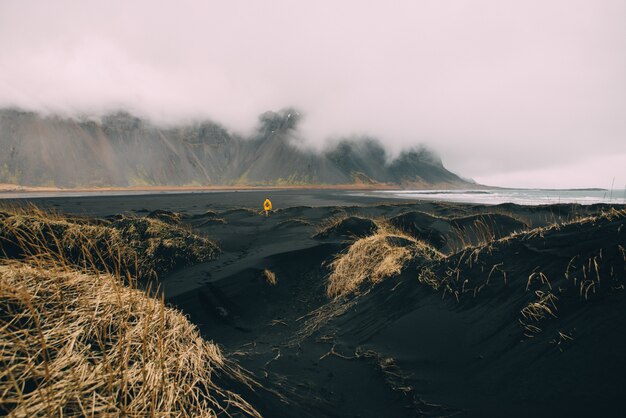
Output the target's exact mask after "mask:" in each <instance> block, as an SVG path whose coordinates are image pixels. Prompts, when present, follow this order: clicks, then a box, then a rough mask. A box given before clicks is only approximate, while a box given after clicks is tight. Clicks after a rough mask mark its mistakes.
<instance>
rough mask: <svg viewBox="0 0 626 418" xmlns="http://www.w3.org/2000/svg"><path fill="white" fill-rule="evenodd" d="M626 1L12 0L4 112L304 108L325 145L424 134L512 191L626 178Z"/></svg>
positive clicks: (453, 166)
mask: <svg viewBox="0 0 626 418" xmlns="http://www.w3.org/2000/svg"><path fill="white" fill-rule="evenodd" d="M625 22H626V2H625V1H623V0H615V1H613V0H598V1H594V0H585V1H581V0H524V1H502V0H471V1H455V0H448V1H442V0H412V1H409V0H407V1H402V0H396V1H390V0H388V1H367V0H345V1H338V0H337V1H287V0H280V1H279V0H272V1H263V2H261V1H240V0H229V1H185V0H179V1H176V2H173V1H172V2H154V1H147V0H139V1H132V2H129V1H126V2H124V1H106V2H90V1H49V2H41V1H39V2H36V1H28V0H26V1H24V0H20V1H12V0H0V106H18V107H22V108H25V109H31V110H38V111H41V112H48V113H62V114H70V115H71V114H90V115H99V114H102V113H105V112H107V111H111V110H116V109H127V110H129V111H131V112H134V113H136V114H138V115H140V116H145V117H149V118H150V119H152V120H153V121H155V122H157V123H164V124H169V123H182V122H185V121H189V120H193V119H199V118H209V119H211V120H214V121H216V122H219V123H221V124H223V125H224V126H225V127H227V128H228V129H229V130H231V131H233V132H238V133H244V134H245V133H246V132H250V131H251V130H253V129H254V127H255V125H256V123H257V121H258V115H259V114H261V113H263V112H265V111H267V110H280V109H282V108H285V107H289V106H293V107H295V108H297V109H299V110H300V111H301V112H302V114H303V115H304V117H303V121H302V124H301V126H300V129H301V136H302V137H303V138H305V141H307V144H308V145H309V146H311V147H314V148H317V149H322V148H323V147H324V146H326V144H328V143H329V140H330V141H332V140H333V139H337V138H341V137H344V136H353V135H369V136H375V137H377V138H379V139H380V140H381V141H382V142H383V143H384V144H385V145H386V146H387V147H388V149H389V150H390V152H391V153H392V154H393V153H398V152H399V151H400V150H401V149H404V148H409V147H412V146H415V145H418V144H425V145H427V146H429V147H430V148H432V149H434V150H435V151H436V152H438V153H439V154H440V156H441V157H442V159H443V162H444V165H445V166H446V167H447V168H449V169H450V170H452V171H454V172H456V173H457V174H460V175H461V176H463V177H466V178H473V179H474V180H476V181H478V182H480V183H483V184H490V185H498V186H509V187H545V188H556V187H604V188H610V187H611V184H614V185H615V187H616V188H622V187H624V185H626V24H624V23H625Z"/></svg>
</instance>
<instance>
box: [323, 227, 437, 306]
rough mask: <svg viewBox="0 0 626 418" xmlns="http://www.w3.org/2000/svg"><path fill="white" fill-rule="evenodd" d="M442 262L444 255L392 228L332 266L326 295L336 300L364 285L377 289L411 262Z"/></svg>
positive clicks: (358, 245)
mask: <svg viewBox="0 0 626 418" xmlns="http://www.w3.org/2000/svg"><path fill="white" fill-rule="evenodd" d="M416 257H421V258H423V259H425V260H433V259H439V258H441V257H442V256H441V254H440V253H439V252H438V251H437V250H435V249H433V248H432V247H430V246H429V245H427V244H425V243H424V242H422V241H418V240H416V239H415V238H413V237H410V236H408V235H406V234H404V233H402V232H399V231H396V230H393V229H392V228H390V227H389V226H383V227H380V228H379V229H378V232H376V233H375V234H374V235H371V236H368V237H365V238H361V239H359V240H357V241H355V242H354V243H353V244H352V245H351V246H350V247H349V248H348V250H347V251H346V252H345V253H343V254H340V255H339V256H338V257H337V258H335V260H334V261H333V262H332V263H331V264H330V268H331V270H332V273H331V274H330V276H329V277H328V285H327V288H326V293H327V295H328V296H329V297H332V298H336V297H340V296H344V295H347V294H351V293H354V292H356V291H357V290H358V289H359V288H360V287H361V286H362V285H364V284H370V285H375V284H377V283H379V282H380V281H382V280H383V279H385V278H387V277H391V276H394V275H397V274H399V273H400V272H401V271H402V268H403V267H404V266H405V265H406V263H407V262H409V261H410V260H412V259H414V258H416Z"/></svg>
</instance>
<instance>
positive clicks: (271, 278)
mask: <svg viewBox="0 0 626 418" xmlns="http://www.w3.org/2000/svg"><path fill="white" fill-rule="evenodd" d="M263 277H264V278H265V281H266V282H267V284H269V285H271V286H276V285H277V284H278V279H277V278H276V273H274V272H273V271H271V270H268V269H265V270H263Z"/></svg>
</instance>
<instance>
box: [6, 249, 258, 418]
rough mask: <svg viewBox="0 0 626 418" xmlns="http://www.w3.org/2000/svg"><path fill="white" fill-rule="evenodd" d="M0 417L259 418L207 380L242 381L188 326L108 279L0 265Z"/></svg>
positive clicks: (15, 264)
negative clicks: (236, 416)
mask: <svg viewBox="0 0 626 418" xmlns="http://www.w3.org/2000/svg"><path fill="white" fill-rule="evenodd" d="M0 359H1V360H0V361H1V363H2V372H1V374H0V376H1V377H0V394H1V395H2V396H0V399H1V400H0V413H4V414H9V415H10V416H14V417H35V416H130V417H139V416H141V417H143V416H159V417H163V416H183V417H184V416H189V417H196V416H202V417H215V416H217V415H220V414H224V415H225V416H230V413H229V412H228V411H230V412H234V411H239V412H242V413H244V414H246V415H248V416H256V417H258V416H259V414H258V413H257V412H256V411H255V410H254V409H253V408H252V407H251V406H250V405H249V404H248V403H247V402H246V401H245V400H243V399H242V398H241V397H240V396H238V395H236V394H235V393H232V392H230V391H228V390H224V389H221V388H220V387H219V386H218V384H217V383H216V378H217V377H218V376H221V378H229V379H234V380H237V381H240V382H242V383H244V384H247V385H250V384H252V381H251V380H250V379H249V378H248V377H246V375H245V374H244V373H243V372H242V371H241V370H240V369H239V368H238V367H237V366H235V365H234V364H233V363H231V362H230V361H228V360H227V359H225V358H224V356H223V355H222V354H221V353H220V350H219V348H218V347H217V346H216V345H215V344H213V343H210V342H207V341H205V340H203V339H202V338H201V336H200V334H199V332H198V330H197V329H196V327H195V326H194V325H192V324H191V323H190V322H189V321H188V320H187V319H186V318H185V316H183V315H182V314H181V313H180V312H177V311H176V310H174V309H171V308H167V307H165V306H164V304H163V302H162V301H160V300H158V299H154V298H151V297H148V296H147V295H146V294H145V293H144V292H142V291H139V290H136V289H131V288H130V287H128V286H126V285H124V284H123V282H122V280H120V279H119V278H116V277H115V276H112V275H108V274H86V273H81V272H76V271H71V270H67V269H65V268H62V267H49V268H43V267H42V266H32V265H27V264H26V263H22V262H15V261H12V262H8V263H5V264H3V265H0Z"/></svg>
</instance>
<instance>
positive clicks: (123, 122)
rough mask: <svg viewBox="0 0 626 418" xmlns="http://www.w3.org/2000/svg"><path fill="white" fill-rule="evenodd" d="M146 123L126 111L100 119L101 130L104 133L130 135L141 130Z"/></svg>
mask: <svg viewBox="0 0 626 418" xmlns="http://www.w3.org/2000/svg"><path fill="white" fill-rule="evenodd" d="M146 125H147V122H146V121H144V120H143V119H140V118H138V117H137V116H134V115H131V114H130V113H128V112H126V111H117V112H114V113H109V114H107V115H105V116H104V117H103V118H102V128H103V129H104V130H105V132H111V133H122V132H124V133H127V134H128V133H130V132H132V131H135V130H138V129H141V128H143V127H144V126H146Z"/></svg>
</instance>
